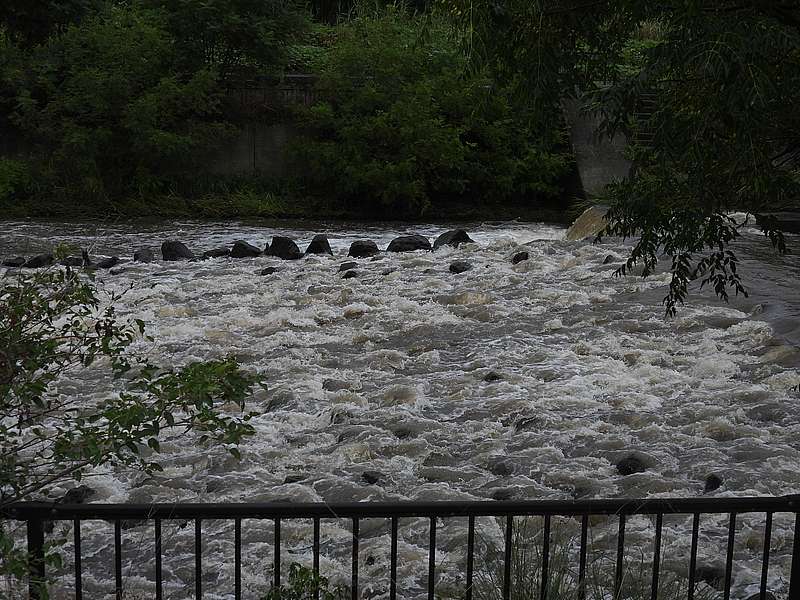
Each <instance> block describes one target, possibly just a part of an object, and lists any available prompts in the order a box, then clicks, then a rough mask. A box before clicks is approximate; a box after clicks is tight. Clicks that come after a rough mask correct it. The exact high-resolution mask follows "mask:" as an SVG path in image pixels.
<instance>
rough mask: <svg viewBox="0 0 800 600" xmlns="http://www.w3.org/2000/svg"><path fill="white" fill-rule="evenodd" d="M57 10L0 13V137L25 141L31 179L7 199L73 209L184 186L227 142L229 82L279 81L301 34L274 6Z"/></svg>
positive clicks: (231, 127) (6, 182)
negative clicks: (269, 77) (276, 74)
mask: <svg viewBox="0 0 800 600" xmlns="http://www.w3.org/2000/svg"><path fill="white" fill-rule="evenodd" d="M47 4H54V3H47ZM58 5H59V6H60V7H62V8H63V10H60V9H59V10H53V11H52V12H50V13H42V14H39V13H38V12H36V11H35V10H34V9H33V8H31V7H28V6H27V4H16V3H12V4H10V5H9V6H8V7H6V8H5V9H4V10H3V12H2V13H0V17H2V18H3V19H2V21H0V132H1V131H14V132H15V133H16V135H17V137H21V138H23V139H24V140H25V143H24V149H25V152H24V153H23V154H24V155H27V163H28V167H29V169H28V171H29V172H30V175H31V177H30V178H29V180H28V181H27V183H28V185H27V186H26V188H25V189H24V190H23V191H22V192H20V191H19V190H17V195H20V194H21V193H27V195H29V196H39V197H42V198H45V199H46V201H47V202H51V203H53V204H56V205H58V204H64V205H68V206H69V205H72V206H75V207H79V208H80V209H81V210H86V209H87V208H90V207H92V205H94V206H95V209H99V210H101V211H105V212H108V210H110V209H111V208H112V207H113V206H114V203H115V202H117V201H119V200H120V199H124V198H129V197H147V196H158V195H167V194H170V193H180V192H182V191H185V190H186V189H187V188H191V186H192V184H193V182H194V180H195V179H196V177H197V172H196V171H197V169H198V165H205V164H207V163H208V160H209V157H210V156H212V155H213V153H215V152H218V151H219V148H220V147H221V146H223V145H224V144H225V143H226V141H228V140H230V139H231V137H232V136H233V135H234V134H235V133H236V127H235V123H233V122H231V120H230V119H229V118H228V117H227V115H225V114H224V110H223V105H222V102H223V98H224V93H225V86H226V85H227V82H228V80H229V79H230V78H232V77H237V76H238V73H240V72H252V71H254V70H256V71H259V70H264V71H267V72H271V71H280V69H281V68H282V66H283V64H284V63H285V61H286V59H287V53H286V46H287V44H288V42H289V40H290V39H291V38H293V36H295V35H297V34H298V33H300V32H302V31H303V30H304V28H305V26H306V20H305V16H304V13H303V11H302V10H301V8H300V7H299V6H297V5H295V4H294V3H292V2H284V1H277V0H276V1H274V2H265V1H262V0H259V1H254V0H214V1H200V0H180V1H176V2H170V3H166V4H165V3H163V2H155V1H151V0H136V1H135V2H125V3H122V2H115V1H113V0H106V1H102V0H97V1H93V2H78V1H77V0H75V1H74V2H64V3H63V5H62V4H61V3H59V4H58ZM5 166H6V167H8V165H5ZM6 171H7V170H6ZM6 175H8V177H6ZM12 176H14V177H13V178H12ZM0 177H2V178H3V179H2V182H0V188H2V191H3V192H6V188H11V187H12V186H14V188H15V189H16V188H18V187H19V185H20V182H19V179H18V178H17V177H16V173H15V172H14V173H8V172H3V171H0ZM4 196H7V192H6V193H5V194H3V195H0V201H4V200H5V201H6V202H10V200H8V199H7V198H4ZM3 208H6V207H3Z"/></svg>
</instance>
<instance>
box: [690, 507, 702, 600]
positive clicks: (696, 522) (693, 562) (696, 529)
mask: <svg viewBox="0 0 800 600" xmlns="http://www.w3.org/2000/svg"><path fill="white" fill-rule="evenodd" d="M699 537H700V513H694V517H693V518H692V549H691V551H690V553H689V600H694V586H695V575H696V571H697V539H698V538H699Z"/></svg>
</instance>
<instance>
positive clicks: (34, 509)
mask: <svg viewBox="0 0 800 600" xmlns="http://www.w3.org/2000/svg"><path fill="white" fill-rule="evenodd" d="M749 512H762V513H764V512H794V513H798V512H800V494H796V495H789V496H781V497H772V496H766V497H743V498H648V499H641V500H631V499H615V500H531V501H503V502H494V501H483V502H482V501H477V502H459V501H455V502H351V503H337V504H323V503H314V504H299V503H298V504H294V503H279V502H276V503H259V504H218V503H208V504H184V503H178V504H57V503H48V502H18V503H14V504H9V505H6V506H3V507H0V517H2V518H6V519H14V520H29V519H37V518H38V519H51V520H67V519H82V520H90V519H101V520H114V519H140V520H142V519H233V518H238V519H242V518H246V519H275V518H294V519H298V518H306V519H310V518H322V519H335V518H359V519H368V518H391V517H469V516H474V517H486V516H508V515H513V516H525V515H555V516H574V515H584V514H594V515H616V514H625V515H638V514H659V513H660V514H694V513H702V514H714V513H717V514H724V513H749Z"/></svg>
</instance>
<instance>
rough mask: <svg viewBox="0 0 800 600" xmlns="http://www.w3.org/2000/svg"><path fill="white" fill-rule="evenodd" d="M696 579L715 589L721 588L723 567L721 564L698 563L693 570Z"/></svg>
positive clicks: (723, 574) (723, 575)
mask: <svg viewBox="0 0 800 600" xmlns="http://www.w3.org/2000/svg"><path fill="white" fill-rule="evenodd" d="M694 578H695V580H696V581H703V582H705V583H707V584H708V585H710V586H711V587H712V588H714V589H716V590H720V591H721V590H722V586H723V582H724V581H725V567H724V566H722V565H698V566H697V568H696V569H695V571H694Z"/></svg>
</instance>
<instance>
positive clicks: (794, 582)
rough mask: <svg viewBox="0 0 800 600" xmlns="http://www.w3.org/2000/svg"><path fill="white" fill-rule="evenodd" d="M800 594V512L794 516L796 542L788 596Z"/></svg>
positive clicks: (794, 596) (793, 546)
mask: <svg viewBox="0 0 800 600" xmlns="http://www.w3.org/2000/svg"><path fill="white" fill-rule="evenodd" d="M799 596H800V512H797V513H795V516H794V542H793V544H792V571H791V575H789V595H788V596H787V598H792V600H794V599H795V598H797V597H799Z"/></svg>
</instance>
